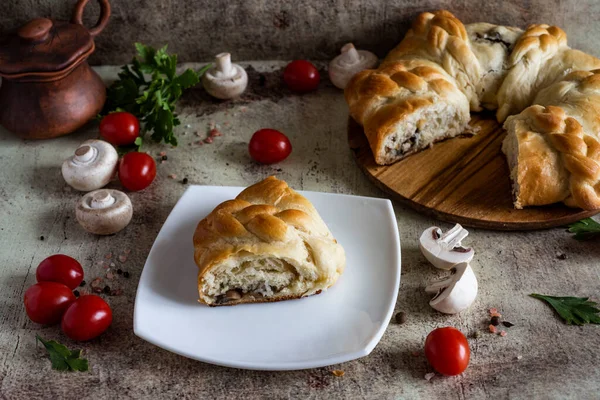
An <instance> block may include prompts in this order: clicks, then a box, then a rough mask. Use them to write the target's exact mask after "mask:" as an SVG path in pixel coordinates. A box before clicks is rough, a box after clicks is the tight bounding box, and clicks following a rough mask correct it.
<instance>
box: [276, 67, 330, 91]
mask: <svg viewBox="0 0 600 400" xmlns="http://www.w3.org/2000/svg"><path fill="white" fill-rule="evenodd" d="M283 80H284V82H285V84H286V85H287V86H288V87H289V88H290V89H291V90H293V91H294V92H300V93H306V92H311V91H313V90H316V89H317V87H319V81H320V80H321V76H320V75H319V71H318V70H317V68H316V67H315V66H314V65H312V64H311V63H310V62H308V61H306V60H295V61H292V62H291V63H289V64H288V65H287V66H286V67H285V70H284V71H283Z"/></svg>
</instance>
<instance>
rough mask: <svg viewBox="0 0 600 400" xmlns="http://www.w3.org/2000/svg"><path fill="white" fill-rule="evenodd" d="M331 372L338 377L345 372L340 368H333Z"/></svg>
mask: <svg viewBox="0 0 600 400" xmlns="http://www.w3.org/2000/svg"><path fill="white" fill-rule="evenodd" d="M331 373H332V374H333V375H335V376H337V377H338V378H339V377H341V376H344V374H345V372H344V371H342V370H340V369H334V370H333V371H331Z"/></svg>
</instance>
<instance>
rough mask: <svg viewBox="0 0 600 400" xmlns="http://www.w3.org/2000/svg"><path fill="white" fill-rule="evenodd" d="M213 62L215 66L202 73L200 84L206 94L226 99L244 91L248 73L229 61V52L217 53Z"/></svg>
mask: <svg viewBox="0 0 600 400" xmlns="http://www.w3.org/2000/svg"><path fill="white" fill-rule="evenodd" d="M215 63H216V67H214V68H211V69H209V70H208V71H206V72H205V73H204V75H202V85H203V86H204V89H205V90H206V91H207V92H208V94H210V95H211V96H213V97H216V98H217V99H221V100H226V99H231V98H234V97H238V96H239V95H241V94H242V93H244V90H246V86H247V85H248V74H246V71H245V70H244V68H242V67H241V66H239V65H238V64H232V63H231V54H229V53H221V54H217V55H216V57H215Z"/></svg>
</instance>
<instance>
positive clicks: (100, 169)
mask: <svg viewBox="0 0 600 400" xmlns="http://www.w3.org/2000/svg"><path fill="white" fill-rule="evenodd" d="M118 161H119V155H118V154H117V150H115V148H114V147H113V146H112V145H111V144H110V143H108V142H105V141H103V140H95V139H94V140H86V141H85V142H83V143H82V144H81V145H80V146H79V147H78V148H77V150H75V153H74V154H73V155H72V156H71V157H69V158H68V159H67V160H65V161H64V162H63V164H62V175H63V178H64V179H65V181H66V182H67V183H68V184H69V185H70V186H72V187H73V188H74V189H76V190H80V191H83V192H87V191H90V190H96V189H100V188H101V187H104V186H106V184H108V182H110V180H111V178H112V177H113V175H114V172H115V169H116V168H117V162H118Z"/></svg>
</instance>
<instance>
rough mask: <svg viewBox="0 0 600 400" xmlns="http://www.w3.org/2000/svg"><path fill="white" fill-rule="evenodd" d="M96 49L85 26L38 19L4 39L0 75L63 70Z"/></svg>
mask: <svg viewBox="0 0 600 400" xmlns="http://www.w3.org/2000/svg"><path fill="white" fill-rule="evenodd" d="M93 49H94V40H93V39H92V36H91V35H90V33H89V32H88V30H87V29H86V28H85V27H84V26H83V25H78V24H70V23H68V22H60V21H53V20H50V19H47V18H36V19H34V20H32V21H30V22H28V23H26V24H25V25H23V26H22V27H20V28H19V29H17V30H16V31H13V32H11V33H10V34H8V35H6V36H5V37H3V38H2V39H0V74H1V75H2V76H7V77H9V76H12V75H22V74H27V73H39V72H56V71H62V70H64V69H66V68H68V67H69V66H71V65H73V64H74V63H76V62H77V61H79V60H80V59H81V58H82V56H83V57H86V56H87V55H89V54H90V53H91V52H92V51H93Z"/></svg>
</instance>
